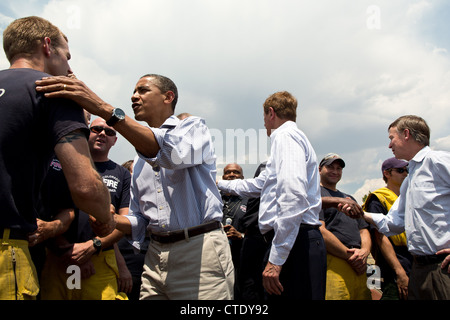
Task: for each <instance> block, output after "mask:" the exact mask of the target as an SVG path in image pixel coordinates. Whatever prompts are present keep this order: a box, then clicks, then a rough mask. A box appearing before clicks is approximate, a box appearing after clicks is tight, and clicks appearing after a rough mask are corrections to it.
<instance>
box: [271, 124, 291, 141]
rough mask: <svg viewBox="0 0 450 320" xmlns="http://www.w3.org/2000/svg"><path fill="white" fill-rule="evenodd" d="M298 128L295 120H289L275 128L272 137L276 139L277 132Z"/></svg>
mask: <svg viewBox="0 0 450 320" xmlns="http://www.w3.org/2000/svg"><path fill="white" fill-rule="evenodd" d="M293 127H295V128H297V124H296V123H295V122H294V121H291V120H288V121H286V122H285V123H283V124H282V125H281V126H279V127H278V128H277V129H275V130H274V131H273V132H272V134H271V135H270V138H271V139H274V138H275V136H276V134H278V132H281V131H285V130H288V129H289V128H293Z"/></svg>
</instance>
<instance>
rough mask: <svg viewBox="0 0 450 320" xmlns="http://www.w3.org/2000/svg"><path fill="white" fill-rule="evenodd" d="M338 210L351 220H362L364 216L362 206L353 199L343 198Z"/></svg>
mask: <svg viewBox="0 0 450 320" xmlns="http://www.w3.org/2000/svg"><path fill="white" fill-rule="evenodd" d="M337 209H338V210H339V211H341V212H343V213H345V214H346V215H347V216H349V217H351V218H360V217H362V216H363V215H364V211H363V209H362V208H361V206H360V205H359V204H358V203H357V202H356V201H355V200H353V199H351V198H348V197H347V198H342V199H341V200H340V203H339V204H338V206H337Z"/></svg>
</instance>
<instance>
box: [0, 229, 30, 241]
mask: <svg viewBox="0 0 450 320" xmlns="http://www.w3.org/2000/svg"><path fill="white" fill-rule="evenodd" d="M5 229H7V230H8V229H9V228H0V239H3V232H4V231H5ZM8 239H11V240H27V241H28V234H27V233H25V232H24V231H22V230H19V229H9V237H8Z"/></svg>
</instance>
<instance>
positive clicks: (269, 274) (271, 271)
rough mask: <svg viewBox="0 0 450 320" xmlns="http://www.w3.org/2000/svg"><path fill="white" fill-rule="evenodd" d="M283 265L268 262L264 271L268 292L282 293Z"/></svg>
mask: <svg viewBox="0 0 450 320" xmlns="http://www.w3.org/2000/svg"><path fill="white" fill-rule="evenodd" d="M281 268H282V266H277V265H275V264H272V263H270V262H267V265H266V268H265V269H264V271H263V286H264V289H266V291H267V293H269V294H275V295H281V293H282V292H283V290H284V289H283V286H282V285H281V283H280V273H281Z"/></svg>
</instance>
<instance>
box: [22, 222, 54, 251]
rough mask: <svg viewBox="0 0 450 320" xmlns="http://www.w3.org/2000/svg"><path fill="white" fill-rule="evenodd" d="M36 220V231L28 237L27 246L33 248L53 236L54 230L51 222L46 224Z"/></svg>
mask: <svg viewBox="0 0 450 320" xmlns="http://www.w3.org/2000/svg"><path fill="white" fill-rule="evenodd" d="M36 220H37V229H36V231H35V232H33V233H32V234H30V235H28V245H29V246H30V247H33V246H35V245H37V244H39V243H41V242H43V241H44V240H47V239H48V238H51V237H53V236H54V228H53V223H52V222H47V221H44V220H41V219H36Z"/></svg>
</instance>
